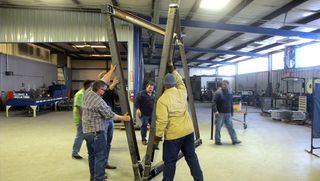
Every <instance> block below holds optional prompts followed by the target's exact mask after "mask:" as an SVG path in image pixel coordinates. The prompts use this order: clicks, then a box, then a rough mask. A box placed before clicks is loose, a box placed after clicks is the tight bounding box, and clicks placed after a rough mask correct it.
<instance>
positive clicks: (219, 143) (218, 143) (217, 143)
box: [214, 142, 222, 145]
mask: <svg viewBox="0 0 320 181" xmlns="http://www.w3.org/2000/svg"><path fill="white" fill-rule="evenodd" d="M214 144H216V145H222V143H221V142H215V143H214Z"/></svg>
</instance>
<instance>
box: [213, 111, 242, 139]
mask: <svg viewBox="0 0 320 181" xmlns="http://www.w3.org/2000/svg"><path fill="white" fill-rule="evenodd" d="M223 124H225V125H226V127H227V130H228V133H229V135H230V138H231V140H232V142H236V141H238V138H237V133H236V131H235V130H234V128H233V124H232V116H231V113H219V117H218V119H217V120H216V122H215V125H216V130H215V135H214V137H215V141H216V142H221V135H220V131H221V128H222V126H223Z"/></svg>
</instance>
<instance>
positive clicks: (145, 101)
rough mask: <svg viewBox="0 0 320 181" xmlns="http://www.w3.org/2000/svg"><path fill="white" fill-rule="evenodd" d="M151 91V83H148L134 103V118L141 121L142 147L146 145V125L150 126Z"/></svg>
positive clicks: (151, 109) (152, 93)
mask: <svg viewBox="0 0 320 181" xmlns="http://www.w3.org/2000/svg"><path fill="white" fill-rule="evenodd" d="M153 90H154V85H153V83H152V82H148V83H147V85H146V89H145V90H143V91H141V92H140V93H139V94H138V96H137V98H136V102H135V106H136V109H137V111H136V116H138V117H139V118H140V119H141V139H142V144H143V145H147V139H146V137H147V126H148V124H151V119H152V111H153V104H154V100H155V95H154V92H153Z"/></svg>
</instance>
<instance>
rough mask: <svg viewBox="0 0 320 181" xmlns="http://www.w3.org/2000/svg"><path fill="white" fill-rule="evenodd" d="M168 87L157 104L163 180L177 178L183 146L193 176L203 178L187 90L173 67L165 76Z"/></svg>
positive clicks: (157, 133)
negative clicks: (179, 156) (161, 144)
mask: <svg viewBox="0 0 320 181" xmlns="http://www.w3.org/2000/svg"><path fill="white" fill-rule="evenodd" d="M164 88H165V91H164V93H163V94H162V96H161V97H160V98H159V100H158V102H157V105H156V116H157V121H156V137H155V142H158V141H159V140H160V139H161V138H162V137H163V136H164V143H163V161H164V170H163V180H164V181H169V180H170V181H171V180H173V179H174V175H175V170H176V162H177V159H178V154H179V151H180V150H181V151H182V153H183V154H184V156H185V160H186V161H187V163H188V165H189V168H190V171H191V175H192V176H193V179H194V180H197V181H202V180H203V175H202V171H201V168H200V164H199V161H198V157H197V155H196V153H195V145H194V133H193V124H192V120H191V117H190V115H189V112H188V102H187V96H188V95H187V90H186V87H185V85H184V83H183V81H182V78H181V76H180V75H179V73H178V72H177V71H176V70H174V71H173V72H172V73H168V74H167V75H166V76H165V78H164Z"/></svg>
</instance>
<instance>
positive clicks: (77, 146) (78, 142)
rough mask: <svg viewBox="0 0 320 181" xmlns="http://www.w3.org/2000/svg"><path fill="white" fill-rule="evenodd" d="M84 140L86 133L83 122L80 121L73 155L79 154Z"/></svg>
mask: <svg viewBox="0 0 320 181" xmlns="http://www.w3.org/2000/svg"><path fill="white" fill-rule="evenodd" d="M83 140H84V134H83V132H82V123H81V121H80V123H79V124H78V125H77V133H76V137H75V139H74V142H73V147H72V155H77V154H79V152H80V149H81V145H82V142H83Z"/></svg>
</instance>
